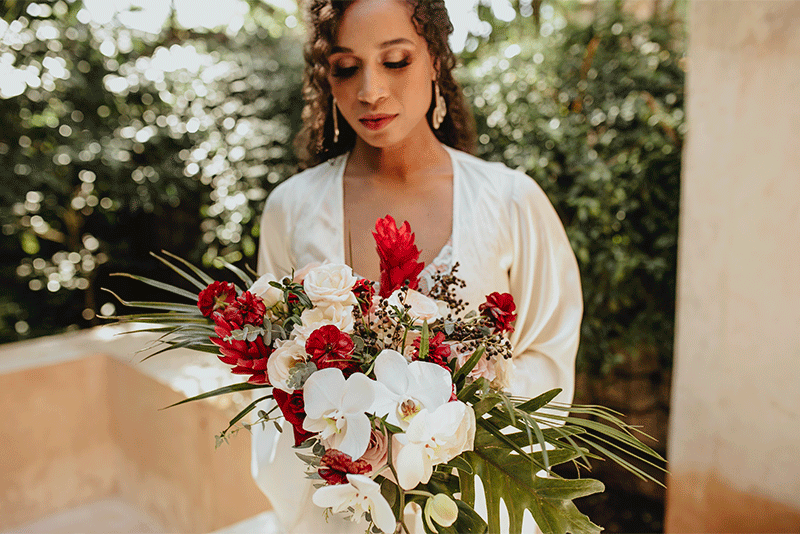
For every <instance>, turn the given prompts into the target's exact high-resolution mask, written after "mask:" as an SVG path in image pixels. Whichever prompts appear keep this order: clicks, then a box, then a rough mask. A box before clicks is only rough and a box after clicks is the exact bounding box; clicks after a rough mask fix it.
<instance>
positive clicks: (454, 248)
mask: <svg viewBox="0 0 800 534" xmlns="http://www.w3.org/2000/svg"><path fill="white" fill-rule="evenodd" d="M442 148H444V149H445V150H446V151H447V155H448V156H450V166H451V167H452V170H453V198H452V215H451V217H452V220H451V221H450V238H449V239H448V240H447V242H446V243H445V244H444V246H443V247H442V248H441V249H440V250H439V252H438V253H437V254H436V256H435V257H434V258H433V260H432V261H431V262H430V263H428V264H425V269H427V268H428V266H429V265H433V264H435V263H436V262H437V261H439V260H440V258H441V257H442V255H443V254H445V252H448V251H447V248H448V247H450V249H451V250H450V251H449V253H450V255H451V266H452V265H453V264H454V263H455V261H456V258H457V257H458V256H457V252H458V228H457V226H458V220H459V215H460V211H461V209H460V206H459V202H458V199H459V198H460V194H459V193H460V187H461V173H460V172H459V168H458V165H457V164H456V158H455V149H454V148H451V147H449V146H447V145H444V144H443V145H442ZM349 157H350V152H345V153H344V154H342V155H341V156H339V158H338V159H339V161H338V162H337V164H338V168H337V169H336V173H335V176H336V197H337V198H336V206H337V211H338V213H337V218H338V221H339V225H338V229H337V232H336V233H337V236H336V238H337V240H338V243H339V250H338V254H339V258H338V259H339V263H346V262H345V257H346V255H345V250H346V248H345V247H346V243H345V235H344V171H345V169H346V168H347V160H348V158H349ZM412 230H413V229H412ZM351 267H352V266H351ZM355 274H356V275H357V276H359V277H360V278H364V277H361V276H360V275H358V273H355ZM375 281H377V280H375Z"/></svg>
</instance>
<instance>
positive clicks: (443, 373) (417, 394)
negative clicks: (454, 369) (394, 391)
mask: <svg viewBox="0 0 800 534" xmlns="http://www.w3.org/2000/svg"><path fill="white" fill-rule="evenodd" d="M407 375H408V377H409V382H410V384H411V385H410V387H409V388H408V392H409V394H410V395H411V396H412V397H414V398H416V399H418V400H419V401H420V402H421V403H422V405H423V406H425V407H426V408H428V409H429V410H431V411H433V410H435V409H436V408H438V407H439V406H442V405H443V404H445V403H446V402H447V401H449V400H450V395H451V394H452V392H453V390H452V388H453V379H452V377H451V376H450V372H449V371H448V370H447V369H445V368H444V367H442V366H440V365H437V364H435V363H430V362H420V361H415V362H411V363H410V364H408V371H407Z"/></svg>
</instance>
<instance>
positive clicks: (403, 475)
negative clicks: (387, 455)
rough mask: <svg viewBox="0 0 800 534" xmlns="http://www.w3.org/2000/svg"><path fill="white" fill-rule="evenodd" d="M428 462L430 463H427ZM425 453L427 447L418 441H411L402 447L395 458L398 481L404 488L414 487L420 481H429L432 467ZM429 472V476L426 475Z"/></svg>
mask: <svg viewBox="0 0 800 534" xmlns="http://www.w3.org/2000/svg"><path fill="white" fill-rule="evenodd" d="M426 464H428V465H426ZM429 464H430V460H429V459H428V457H427V454H425V447H424V446H423V445H419V444H417V443H409V444H408V445H406V446H404V447H403V448H402V449H400V452H399V453H397V460H395V470H396V471H397V478H398V480H397V482H398V483H399V484H400V487H401V488H403V489H404V490H410V489H414V488H415V487H416V486H417V484H419V483H420V482H428V479H429V478H430V475H431V472H432V468H431V466H430V465H429ZM426 473H427V477H426V476H425V475H426Z"/></svg>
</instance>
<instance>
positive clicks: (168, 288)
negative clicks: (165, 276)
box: [111, 273, 197, 302]
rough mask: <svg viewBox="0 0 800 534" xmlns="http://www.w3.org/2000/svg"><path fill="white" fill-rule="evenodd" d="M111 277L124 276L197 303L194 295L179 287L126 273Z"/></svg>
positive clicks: (115, 274)
mask: <svg viewBox="0 0 800 534" xmlns="http://www.w3.org/2000/svg"><path fill="white" fill-rule="evenodd" d="M111 276H124V277H126V278H133V279H134V280H138V281H140V282H144V283H145V284H147V285H149V286H153V287H156V288H158V289H163V290H164V291H169V292H170V293H175V294H176V295H180V296H181V297H186V298H187V299H189V300H192V301H194V302H197V295H196V294H194V293H190V292H189V291H186V290H185V289H181V288H179V287H175V286H173V285H172V284H165V283H164V282H159V281H157V280H151V279H150V278H145V277H144V276H136V275H135V274H128V273H111Z"/></svg>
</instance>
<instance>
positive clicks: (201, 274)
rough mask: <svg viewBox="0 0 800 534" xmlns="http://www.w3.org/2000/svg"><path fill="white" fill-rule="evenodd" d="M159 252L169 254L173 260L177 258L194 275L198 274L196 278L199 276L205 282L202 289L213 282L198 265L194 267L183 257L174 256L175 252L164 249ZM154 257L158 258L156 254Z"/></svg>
mask: <svg viewBox="0 0 800 534" xmlns="http://www.w3.org/2000/svg"><path fill="white" fill-rule="evenodd" d="M161 253H162V254H166V255H167V256H169V257H170V258H172V259H174V260H177V261H179V262H181V263H183V264H184V265H185V266H187V267H188V268H189V269H191V270H192V272H193V273H194V274H196V275H197V276H198V278H200V280H202V282H203V283H204V284H205V286H203V289H205V288H206V287H207V286H209V285H210V284H213V283H214V279H213V278H211V277H210V276H208V275H207V274H206V273H204V272H203V271H201V270H200V269H199V268H198V267H195V266H194V265H192V264H191V263H189V262H188V261H186V260H184V259H183V258H181V257H180V256H176V255H175V254H172V253H170V252H167V251H166V250H162V251H161ZM153 255H154V256H155V254H153ZM156 257H157V258H158V256H156ZM159 259H161V258H159ZM162 261H163V260H162ZM187 280H188V278H187Z"/></svg>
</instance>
